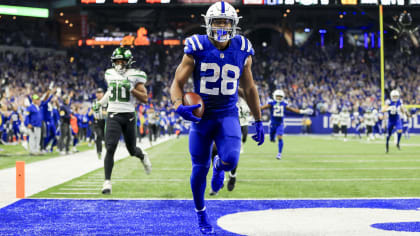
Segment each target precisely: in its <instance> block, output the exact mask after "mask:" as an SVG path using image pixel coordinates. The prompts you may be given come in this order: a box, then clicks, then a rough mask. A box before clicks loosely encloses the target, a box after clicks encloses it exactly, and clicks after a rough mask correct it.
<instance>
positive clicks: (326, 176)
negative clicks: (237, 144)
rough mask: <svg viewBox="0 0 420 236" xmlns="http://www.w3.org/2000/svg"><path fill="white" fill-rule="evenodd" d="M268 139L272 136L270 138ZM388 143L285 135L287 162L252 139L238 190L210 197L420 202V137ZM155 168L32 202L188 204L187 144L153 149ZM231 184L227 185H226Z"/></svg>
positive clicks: (73, 185) (120, 169)
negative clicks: (104, 190) (107, 186)
mask: <svg viewBox="0 0 420 236" xmlns="http://www.w3.org/2000/svg"><path fill="white" fill-rule="evenodd" d="M266 138H267V137H266ZM384 151H385V144H384V141H383V140H376V141H373V142H370V143H367V142H366V140H359V139H355V138H350V139H349V141H348V142H343V140H342V138H338V139H334V138H331V137H329V136H286V137H285V146H284V153H283V160H281V161H278V160H276V159H275V156H276V154H277V143H270V142H269V141H268V140H266V142H265V143H264V145H262V146H261V147H258V146H257V145H256V143H255V142H254V141H252V140H251V139H249V140H248V142H247V143H246V145H245V152H244V153H243V154H242V155H241V158H240V162H239V168H238V178H237V185H236V188H235V190H234V191H232V192H228V191H227V190H226V188H224V189H222V190H221V191H220V192H219V194H218V196H216V197H209V196H208V192H209V186H210V179H211V173H212V171H211V170H210V172H209V175H208V178H207V180H208V182H207V183H208V184H207V190H206V195H207V197H206V198H207V199H209V198H215V199H217V198H319V197H322V198H334V197H420V187H419V186H420V137H415V136H414V137H411V138H410V139H409V140H406V139H404V138H403V140H402V150H401V151H399V150H397V149H396V147H395V145H393V144H392V145H391V150H390V153H389V154H385V152H384ZM148 153H149V156H150V158H151V161H152V163H153V171H152V174H151V175H149V176H148V175H146V174H145V173H144V171H143V168H142V166H141V164H140V162H139V161H138V159H136V158H127V159H123V160H121V161H119V162H117V163H116V164H115V166H114V171H113V174H112V176H113V179H112V180H113V193H112V195H110V196H104V195H102V194H100V189H101V186H102V182H103V169H98V170H96V171H93V172H91V173H88V174H86V175H84V176H81V177H79V178H76V179H74V180H72V181H69V182H66V183H64V184H62V185H59V186H56V187H53V188H50V189H48V190H46V191H43V192H41V193H38V194H36V195H34V196H32V197H35V198H191V197H192V194H191V190H190V186H189V176H190V172H191V161H190V158H189V154H188V139H187V138H186V137H183V138H181V139H178V140H171V141H169V142H166V143H164V144H161V145H158V146H155V147H153V148H152V149H149V150H148ZM225 184H226V182H225Z"/></svg>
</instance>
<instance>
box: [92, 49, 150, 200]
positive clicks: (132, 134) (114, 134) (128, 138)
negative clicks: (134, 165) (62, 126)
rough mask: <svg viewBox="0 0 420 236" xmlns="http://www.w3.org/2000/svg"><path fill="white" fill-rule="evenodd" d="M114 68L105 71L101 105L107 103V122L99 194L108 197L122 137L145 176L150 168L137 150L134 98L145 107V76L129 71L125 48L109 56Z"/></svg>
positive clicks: (144, 154) (129, 64)
mask: <svg viewBox="0 0 420 236" xmlns="http://www.w3.org/2000/svg"><path fill="white" fill-rule="evenodd" d="M111 62H112V66H113V68H110V69H107V70H106V71H105V80H106V82H107V84H108V91H107V92H106V94H105V95H104V98H102V100H101V101H99V103H100V104H105V103H106V102H108V109H107V112H108V118H107V121H106V133H105V143H106V155H105V160H104V169H105V182H104V184H103V188H102V193H103V194H111V191H112V185H111V174H112V168H113V167H114V154H115V151H116V149H117V145H118V141H119V139H120V136H121V133H122V134H123V136H124V141H125V145H126V147H127V150H128V152H129V153H130V155H131V156H135V157H137V158H139V159H140V161H141V163H142V164H143V166H144V169H145V171H146V173H147V174H150V171H151V168H152V164H151V163H150V160H149V159H148V157H147V155H146V153H144V152H143V151H142V150H141V149H140V148H139V147H136V115H135V108H136V106H135V105H136V104H135V103H136V98H137V99H138V100H139V101H140V102H143V103H147V90H146V88H145V87H144V84H145V83H146V79H147V76H146V73H144V72H143V71H141V70H137V69H132V68H130V67H131V65H132V64H133V63H134V61H133V56H132V54H131V51H130V50H128V49H126V48H122V47H119V48H116V49H115V50H114V52H113V53H112V56H111Z"/></svg>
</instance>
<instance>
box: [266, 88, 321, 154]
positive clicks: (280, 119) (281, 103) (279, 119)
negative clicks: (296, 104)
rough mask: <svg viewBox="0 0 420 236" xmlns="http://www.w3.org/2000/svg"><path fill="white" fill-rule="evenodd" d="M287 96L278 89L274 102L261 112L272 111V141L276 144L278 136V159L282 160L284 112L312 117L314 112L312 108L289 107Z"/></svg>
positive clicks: (271, 101) (269, 103) (274, 94)
mask: <svg viewBox="0 0 420 236" xmlns="http://www.w3.org/2000/svg"><path fill="white" fill-rule="evenodd" d="M284 98H285V95H284V92H283V90H280V89H277V90H276V91H274V93H273V100H270V101H269V102H268V103H267V104H265V105H263V106H262V107H261V110H264V109H268V108H269V109H270V113H271V119H270V141H271V142H275V135H276V134H277V139H278V145H279V153H278V154H277V157H276V158H277V159H278V160H281V153H282V151H283V134H284V112H285V111H286V110H288V111H291V112H294V113H298V114H306V115H311V114H312V113H313V110H312V109H310V108H307V109H304V110H299V109H296V108H293V107H289V104H288V103H287V101H286V100H285V99H284Z"/></svg>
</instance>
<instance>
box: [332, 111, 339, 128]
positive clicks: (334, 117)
mask: <svg viewBox="0 0 420 236" xmlns="http://www.w3.org/2000/svg"><path fill="white" fill-rule="evenodd" d="M339 123H340V115H339V114H335V113H333V114H332V115H331V124H333V125H338V124H339Z"/></svg>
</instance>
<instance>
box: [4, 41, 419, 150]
mask: <svg viewBox="0 0 420 236" xmlns="http://www.w3.org/2000/svg"><path fill="white" fill-rule="evenodd" d="M19 37H20V36H19ZM0 41H1V42H6V43H7V42H8V41H7V40H6V41H4V38H3V39H0ZM254 47H255V50H256V54H255V57H254V62H253V73H254V80H255V81H256V83H257V86H258V90H259V93H260V96H261V103H262V104H265V103H267V102H268V100H269V99H271V97H272V96H271V94H272V92H273V91H274V90H275V89H283V90H284V92H285V93H286V97H287V99H288V101H289V103H290V104H291V105H292V106H296V107H299V108H306V107H310V108H314V110H315V114H319V113H324V112H332V113H333V112H337V111H340V110H342V108H343V107H346V108H347V109H348V110H349V111H350V112H351V113H353V112H359V113H361V114H363V113H364V111H366V110H368V109H377V110H379V108H380V107H379V106H380V73H379V50H378V49H374V50H366V49H364V48H347V49H339V48H338V47H337V45H327V46H325V47H319V46H317V45H315V44H313V45H311V44H308V45H306V46H304V47H301V48H289V49H285V50H281V51H273V50H270V47H262V46H256V45H254ZM113 49H114V48H113V47H105V48H100V47H96V48H91V47H81V48H72V49H68V51H67V55H66V56H65V55H61V54H54V53H37V52H36V51H29V50H27V51H25V52H24V53H22V54H17V53H14V52H12V51H3V52H0V83H1V93H0V95H1V96H0V104H1V108H0V112H1V113H0V117H1V122H0V133H2V134H3V135H2V136H1V137H2V140H3V142H6V141H11V142H13V141H16V140H19V139H20V138H18V137H17V136H18V135H16V134H15V135H13V126H16V125H17V124H13V120H12V119H11V115H12V113H13V111H14V110H16V111H17V112H18V114H19V116H18V118H19V121H20V122H21V123H22V124H24V122H25V110H26V109H27V107H28V106H29V105H30V102H28V100H31V99H28V97H29V98H33V96H34V95H37V96H39V97H40V99H41V100H43V99H46V98H45V95H44V94H45V93H46V92H47V91H49V90H51V89H54V96H53V97H52V99H51V101H50V105H51V106H52V108H51V109H60V106H62V104H63V100H64V99H63V97H66V96H68V95H70V93H72V94H73V96H72V99H71V103H70V106H71V107H70V109H71V112H72V113H74V117H76V118H78V120H79V125H78V126H80V128H81V129H87V130H89V131H85V132H82V133H83V135H77V137H79V138H81V139H82V140H86V139H87V140H91V139H92V132H91V128H90V126H89V125H87V126H86V124H82V123H83V122H81V121H82V120H84V121H85V122H84V123H87V124H90V123H91V122H92V116H91V114H90V115H89V113H90V111H91V102H92V101H93V100H94V99H95V91H96V89H97V88H103V89H106V83H105V81H104V71H105V69H106V68H108V67H110V66H111V65H110V59H109V58H110V55H111V53H112V50H113ZM132 52H133V55H134V58H135V60H136V63H135V64H134V66H135V67H138V68H140V69H142V70H143V71H145V72H146V73H147V75H148V81H147V83H146V87H147V89H148V91H149V104H146V105H143V106H139V107H138V109H139V111H140V112H139V113H140V116H139V119H138V120H139V122H138V123H139V124H138V126H139V137H141V136H144V135H146V134H150V135H152V134H153V135H154V136H155V137H156V136H157V135H159V134H160V133H164V132H165V131H166V132H171V133H174V132H175V130H178V131H177V132H178V133H179V132H180V131H181V130H182V129H186V128H187V127H185V125H183V123H182V122H181V121H180V119H178V118H177V115H176V114H174V113H173V110H171V109H172V108H171V104H170V100H169V87H170V83H171V80H172V78H173V75H174V72H175V70H176V67H177V65H178V63H179V62H180V61H181V58H182V55H183V47H181V46H174V47H165V46H160V45H152V46H149V47H136V48H133V49H132ZM388 52H389V51H388ZM419 60H420V58H419V57H418V56H416V54H414V55H411V56H407V55H404V54H401V53H399V52H398V51H396V52H395V53H387V57H386V66H385V78H386V84H385V87H386V90H387V91H390V90H392V89H398V90H400V91H401V94H402V98H403V101H404V102H405V103H411V104H420V73H419V72H420V63H419V62H420V61H419ZM192 87H193V86H192V81H189V83H188V85H187V89H186V90H192ZM150 107H153V108H154V109H153V110H154V113H153V115H151V114H150V113H148V110H150V109H149V108H150ZM162 111H163V112H162ZM170 114H171V115H170ZM265 115H266V116H265V117H266V119H267V118H268V113H265ZM14 119H16V118H14ZM59 120H60V118H59V117H58V118H57V120H56V122H57V124H56V126H55V127H59V124H58V123H59ZM177 120H178V121H177ZM149 123H150V124H153V125H151V126H149ZM154 126H156V127H157V128H156V129H155V127H154ZM175 126H177V127H175ZM82 127H83V128H82ZM149 130H151V131H149ZM158 130H160V131H158ZM15 132H16V131H15ZM58 133H59V132H58ZM58 133H56V134H55V135H57V134H58ZM73 133H74V132H73ZM43 135H44V136H45V135H46V134H45V132H43ZM13 136H15V137H14V138H13ZM74 136H75V135H74ZM75 137H76V136H75ZM155 137H154V138H152V136H150V140H154V139H155ZM74 143H77V140H76V141H74ZM74 145H76V144H74ZM41 150H44V152H45V151H47V150H52V149H51V147H49V148H47V146H45V145H44V146H42V147H41ZM61 151H62V152H63V151H64V150H61Z"/></svg>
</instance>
